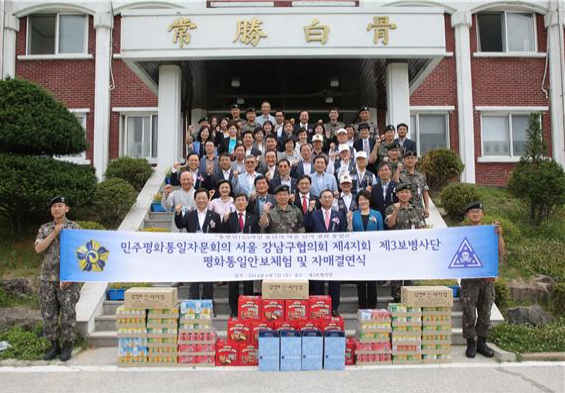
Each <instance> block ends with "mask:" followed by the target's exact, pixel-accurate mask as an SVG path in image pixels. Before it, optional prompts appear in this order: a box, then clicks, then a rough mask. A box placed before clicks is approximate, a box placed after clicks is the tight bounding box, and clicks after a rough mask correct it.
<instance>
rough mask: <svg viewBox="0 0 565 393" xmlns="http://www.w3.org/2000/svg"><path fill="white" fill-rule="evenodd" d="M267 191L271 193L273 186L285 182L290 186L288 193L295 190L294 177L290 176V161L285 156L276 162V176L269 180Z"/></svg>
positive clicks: (275, 186) (292, 192)
mask: <svg viewBox="0 0 565 393" xmlns="http://www.w3.org/2000/svg"><path fill="white" fill-rule="evenodd" d="M269 184H270V189H269V192H270V193H271V194H272V193H273V192H274V191H275V188H277V187H278V186H280V185H281V184H286V185H287V186H289V187H290V193H291V194H294V193H295V191H296V179H295V178H294V177H291V176H290V161H288V160H287V159H286V158H283V159H281V160H279V162H278V164H277V172H276V176H275V177H274V178H272V179H271V180H270V181H269Z"/></svg>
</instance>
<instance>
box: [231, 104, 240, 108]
mask: <svg viewBox="0 0 565 393" xmlns="http://www.w3.org/2000/svg"><path fill="white" fill-rule="evenodd" d="M230 109H239V105H237V104H233V105H232V106H230Z"/></svg>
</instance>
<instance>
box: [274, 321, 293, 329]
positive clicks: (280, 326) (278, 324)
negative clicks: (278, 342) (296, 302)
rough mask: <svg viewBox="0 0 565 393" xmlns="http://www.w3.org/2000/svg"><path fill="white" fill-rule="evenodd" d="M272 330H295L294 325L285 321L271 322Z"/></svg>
mask: <svg viewBox="0 0 565 393" xmlns="http://www.w3.org/2000/svg"><path fill="white" fill-rule="evenodd" d="M273 329H274V330H296V328H295V326H294V323H292V322H286V321H275V322H273Z"/></svg>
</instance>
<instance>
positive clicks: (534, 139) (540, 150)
mask: <svg viewBox="0 0 565 393" xmlns="http://www.w3.org/2000/svg"><path fill="white" fill-rule="evenodd" d="M540 116H541V114H540V113H532V114H530V118H529V119H528V128H527V129H526V140H527V143H526V153H525V154H524V159H525V160H526V161H529V162H531V163H533V164H536V163H539V162H541V161H542V160H543V156H544V155H545V154H546V151H547V143H545V142H544V140H543V131H542V129H541V122H540Z"/></svg>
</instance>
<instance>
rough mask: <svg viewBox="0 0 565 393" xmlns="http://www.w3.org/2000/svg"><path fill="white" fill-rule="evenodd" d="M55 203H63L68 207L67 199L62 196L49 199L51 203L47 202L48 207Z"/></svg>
mask: <svg viewBox="0 0 565 393" xmlns="http://www.w3.org/2000/svg"><path fill="white" fill-rule="evenodd" d="M56 203H64V204H65V205H67V206H68V205H69V204H68V200H67V198H66V197H64V196H62V195H59V196H57V197H55V198H53V199H51V202H49V207H51V206H53V205H54V204H56Z"/></svg>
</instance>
